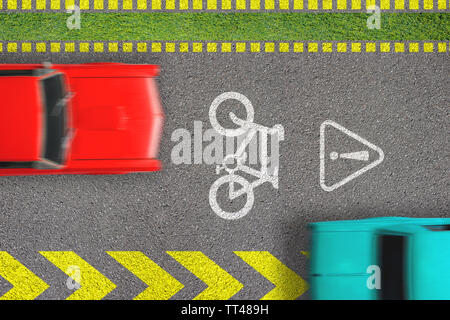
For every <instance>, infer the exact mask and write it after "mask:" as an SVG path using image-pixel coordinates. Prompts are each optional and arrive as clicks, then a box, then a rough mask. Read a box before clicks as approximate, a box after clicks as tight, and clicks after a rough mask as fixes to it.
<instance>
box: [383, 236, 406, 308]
mask: <svg viewBox="0 0 450 320" xmlns="http://www.w3.org/2000/svg"><path fill="white" fill-rule="evenodd" d="M378 248H379V252H378V254H379V255H378V261H379V262H378V263H379V266H380V269H381V290H380V298H381V299H382V300H405V299H407V296H406V295H407V293H406V290H407V288H406V281H405V279H406V274H405V272H406V271H405V267H406V260H405V259H406V248H407V238H406V237H405V236H397V235H381V236H379V237H378Z"/></svg>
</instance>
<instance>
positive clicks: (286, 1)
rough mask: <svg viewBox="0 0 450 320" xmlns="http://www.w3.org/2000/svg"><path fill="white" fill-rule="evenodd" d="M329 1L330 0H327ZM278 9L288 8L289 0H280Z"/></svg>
mask: <svg viewBox="0 0 450 320" xmlns="http://www.w3.org/2000/svg"><path fill="white" fill-rule="evenodd" d="M329 1H331V0H329ZM280 9H281V10H289V0H280Z"/></svg>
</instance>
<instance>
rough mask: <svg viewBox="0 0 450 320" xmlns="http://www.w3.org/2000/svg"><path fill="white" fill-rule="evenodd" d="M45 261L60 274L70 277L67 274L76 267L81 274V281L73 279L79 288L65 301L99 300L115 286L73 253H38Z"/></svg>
mask: <svg viewBox="0 0 450 320" xmlns="http://www.w3.org/2000/svg"><path fill="white" fill-rule="evenodd" d="M40 254H42V255H43V256H44V257H45V258H46V259H47V260H49V261H50V262H51V263H53V264H54V265H55V266H57V267H58V268H59V269H60V270H61V271H62V272H64V273H65V274H67V275H68V276H69V277H72V275H71V273H70V272H68V271H69V270H70V268H71V267H73V266H77V267H78V268H79V270H80V273H81V275H80V276H81V278H80V279H81V281H79V282H78V279H75V278H73V280H74V281H76V282H78V283H79V284H80V285H81V288H80V289H78V290H76V291H75V292H74V293H72V294H71V295H70V296H69V297H68V298H67V300H99V299H102V298H103V297H104V296H106V295H107V294H108V293H109V292H111V291H112V290H114V288H115V287H116V285H115V284H114V283H112V282H111V281H110V280H109V279H108V278H106V277H105V276H103V275H102V274H101V273H100V272H98V271H97V270H96V269H95V268H93V267H92V266H91V265H90V264H88V263H87V262H86V261H85V260H83V259H82V258H81V257H80V256H78V255H77V254H76V253H75V252H73V251H40Z"/></svg>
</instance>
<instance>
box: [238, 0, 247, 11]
mask: <svg viewBox="0 0 450 320" xmlns="http://www.w3.org/2000/svg"><path fill="white" fill-rule="evenodd" d="M246 7H247V4H246V0H236V10H245V9H246Z"/></svg>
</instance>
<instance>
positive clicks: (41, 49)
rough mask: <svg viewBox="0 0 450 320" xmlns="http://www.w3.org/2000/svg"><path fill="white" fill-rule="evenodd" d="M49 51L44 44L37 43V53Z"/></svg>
mask: <svg viewBox="0 0 450 320" xmlns="http://www.w3.org/2000/svg"><path fill="white" fill-rule="evenodd" d="M46 50H47V46H46V44H45V43H44V42H38V43H36V52H38V53H44V52H45V51H46Z"/></svg>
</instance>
